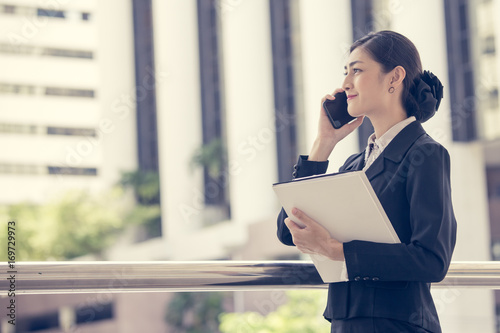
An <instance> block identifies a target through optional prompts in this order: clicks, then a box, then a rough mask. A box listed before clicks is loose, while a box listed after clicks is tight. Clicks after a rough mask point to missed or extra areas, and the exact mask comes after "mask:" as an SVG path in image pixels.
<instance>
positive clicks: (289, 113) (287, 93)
mask: <svg viewBox="0 0 500 333" xmlns="http://www.w3.org/2000/svg"><path fill="white" fill-rule="evenodd" d="M293 2H294V1H290V0H275V1H270V2H269V4H270V17H271V38H272V52H273V80H274V109H275V112H276V128H279V129H280V130H279V131H278V130H277V131H276V144H277V154H278V156H277V161H278V181H286V180H289V179H290V178H291V176H292V166H293V165H294V164H295V162H296V161H297V155H298V148H297V144H298V138H297V126H296V122H295V119H296V118H297V117H296V115H297V110H296V108H297V104H296V100H295V95H296V91H295V90H296V89H295V71H296V65H299V64H300V63H299V62H297V61H296V60H297V58H298V57H297V56H296V55H297V53H298V49H299V48H298V45H296V43H294V42H298V41H299V39H298V38H300V33H299V32H298V31H297V30H298V29H296V27H297V26H296V25H294V23H295V22H297V21H298V20H294V19H296V17H294V16H293V13H294V11H293V7H292V6H293ZM283 119H286V121H283Z"/></svg>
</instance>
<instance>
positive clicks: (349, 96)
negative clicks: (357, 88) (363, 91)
mask: <svg viewBox="0 0 500 333" xmlns="http://www.w3.org/2000/svg"><path fill="white" fill-rule="evenodd" d="M356 96H358V95H347V100H348V101H349V100H351V99H353V98H354V97H356Z"/></svg>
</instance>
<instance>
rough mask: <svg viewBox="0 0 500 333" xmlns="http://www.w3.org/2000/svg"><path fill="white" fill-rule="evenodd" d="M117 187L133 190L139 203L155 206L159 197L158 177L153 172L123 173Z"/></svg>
mask: <svg viewBox="0 0 500 333" xmlns="http://www.w3.org/2000/svg"><path fill="white" fill-rule="evenodd" d="M119 185H120V186H121V187H123V188H131V189H133V190H134V192H135V194H136V196H137V199H138V201H139V202H140V203H142V204H145V205H148V204H157V203H159V197H160V176H159V175H158V172H154V171H129V172H123V173H122V176H121V179H120V181H119Z"/></svg>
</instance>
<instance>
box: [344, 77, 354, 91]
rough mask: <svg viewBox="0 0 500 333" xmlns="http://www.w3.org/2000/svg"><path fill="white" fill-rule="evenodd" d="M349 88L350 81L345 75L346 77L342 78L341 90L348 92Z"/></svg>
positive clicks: (350, 86) (350, 85)
mask: <svg viewBox="0 0 500 333" xmlns="http://www.w3.org/2000/svg"><path fill="white" fill-rule="evenodd" d="M351 88H352V83H351V80H350V79H349V75H346V77H345V78H344V82H342V89H344V90H345V91H349V89H351Z"/></svg>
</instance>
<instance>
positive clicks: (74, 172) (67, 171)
mask: <svg viewBox="0 0 500 333" xmlns="http://www.w3.org/2000/svg"><path fill="white" fill-rule="evenodd" d="M47 170H48V173H49V175H65V176H97V169H96V168H73V167H56V166H48V167H47Z"/></svg>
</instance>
